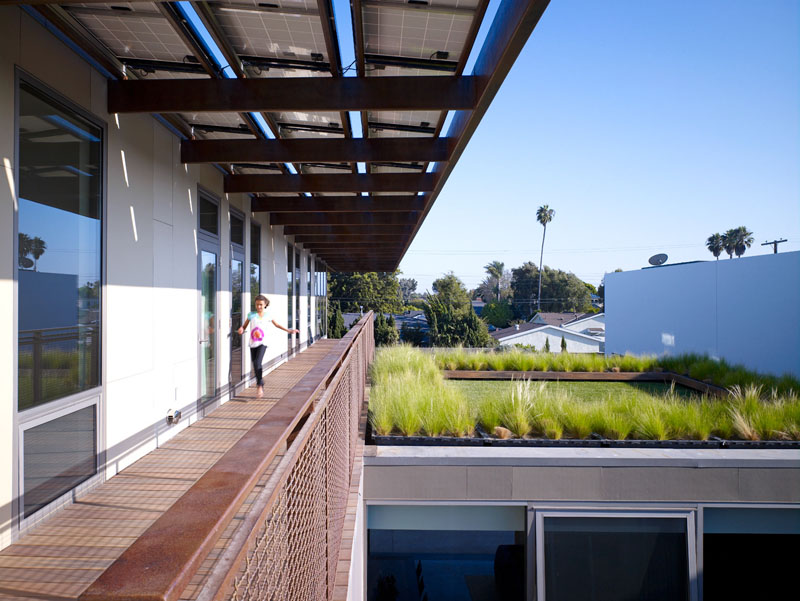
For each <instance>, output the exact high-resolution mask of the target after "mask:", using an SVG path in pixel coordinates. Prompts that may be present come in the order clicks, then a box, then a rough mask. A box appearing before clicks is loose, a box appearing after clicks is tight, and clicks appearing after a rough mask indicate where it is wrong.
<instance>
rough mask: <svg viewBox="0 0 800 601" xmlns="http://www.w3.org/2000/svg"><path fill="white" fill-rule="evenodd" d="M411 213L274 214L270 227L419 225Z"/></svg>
mask: <svg viewBox="0 0 800 601" xmlns="http://www.w3.org/2000/svg"><path fill="white" fill-rule="evenodd" d="M417 216H418V214H417V213H416V212H410V213H369V212H366V213H272V214H271V215H270V216H269V223H270V225H370V226H375V227H378V228H380V227H383V226H391V225H410V226H413V225H414V224H416V223H417Z"/></svg>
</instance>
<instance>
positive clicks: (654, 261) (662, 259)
mask: <svg viewBox="0 0 800 601" xmlns="http://www.w3.org/2000/svg"><path fill="white" fill-rule="evenodd" d="M668 258H669V257H667V255H665V254H664V253H659V254H657V255H653V256H652V257H650V258H649V259H648V263H650V265H654V266H656V267H658V266H659V265H663V264H664V263H666V262H667V259H668Z"/></svg>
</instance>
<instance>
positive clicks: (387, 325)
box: [375, 313, 400, 346]
mask: <svg viewBox="0 0 800 601" xmlns="http://www.w3.org/2000/svg"><path fill="white" fill-rule="evenodd" d="M399 338H400V335H399V334H398V333H397V330H396V329H395V327H394V318H393V317H392V316H391V315H389V318H388V319H386V318H384V316H383V313H377V314H376V315H375V344H376V345H377V346H391V345H393V344H397V341H398V339H399Z"/></svg>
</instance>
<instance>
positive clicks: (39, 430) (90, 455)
mask: <svg viewBox="0 0 800 601" xmlns="http://www.w3.org/2000/svg"><path fill="white" fill-rule="evenodd" d="M96 431H97V414H96V406H95V405H90V406H89V407H85V408H83V409H78V410H77V411H73V412H72V413H68V414H66V415H63V416H61V417H58V418H56V419H54V420H51V421H48V422H46V423H44V424H41V425H38V426H34V427H32V428H28V429H27V430H25V431H24V433H23V458H24V459H23V464H24V465H23V469H24V507H23V517H28V516H30V515H32V514H33V513H35V512H36V511H38V510H39V509H41V508H42V507H44V506H45V505H47V504H48V503H50V502H51V501H54V500H56V499H57V498H58V497H60V496H61V495H63V494H64V493H65V492H67V491H69V490H71V489H72V488H74V487H75V486H77V485H78V484H80V483H81V482H83V481H84V480H86V479H88V478H90V477H91V476H93V475H94V474H95V473H97V459H96V457H97V448H96V442H95V441H96V440H97V437H96Z"/></svg>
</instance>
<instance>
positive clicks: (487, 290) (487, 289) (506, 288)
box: [472, 269, 511, 303]
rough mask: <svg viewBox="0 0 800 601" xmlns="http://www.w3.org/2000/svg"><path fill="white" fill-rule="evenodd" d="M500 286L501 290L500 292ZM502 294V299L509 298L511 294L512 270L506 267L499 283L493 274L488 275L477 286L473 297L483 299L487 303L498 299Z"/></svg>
mask: <svg viewBox="0 0 800 601" xmlns="http://www.w3.org/2000/svg"><path fill="white" fill-rule="evenodd" d="M498 287H499V292H498ZM498 293H499V295H500V300H503V299H506V298H509V297H510V296H511V271H510V270H508V269H506V270H504V271H503V274H502V275H501V276H500V281H499V284H498V282H497V281H496V280H495V279H494V278H493V277H491V276H486V277H485V278H484V279H483V281H481V283H480V284H478V287H477V288H475V291H474V293H473V294H472V298H473V299H481V300H483V302H485V303H489V302H491V301H493V300H497V295H498Z"/></svg>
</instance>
